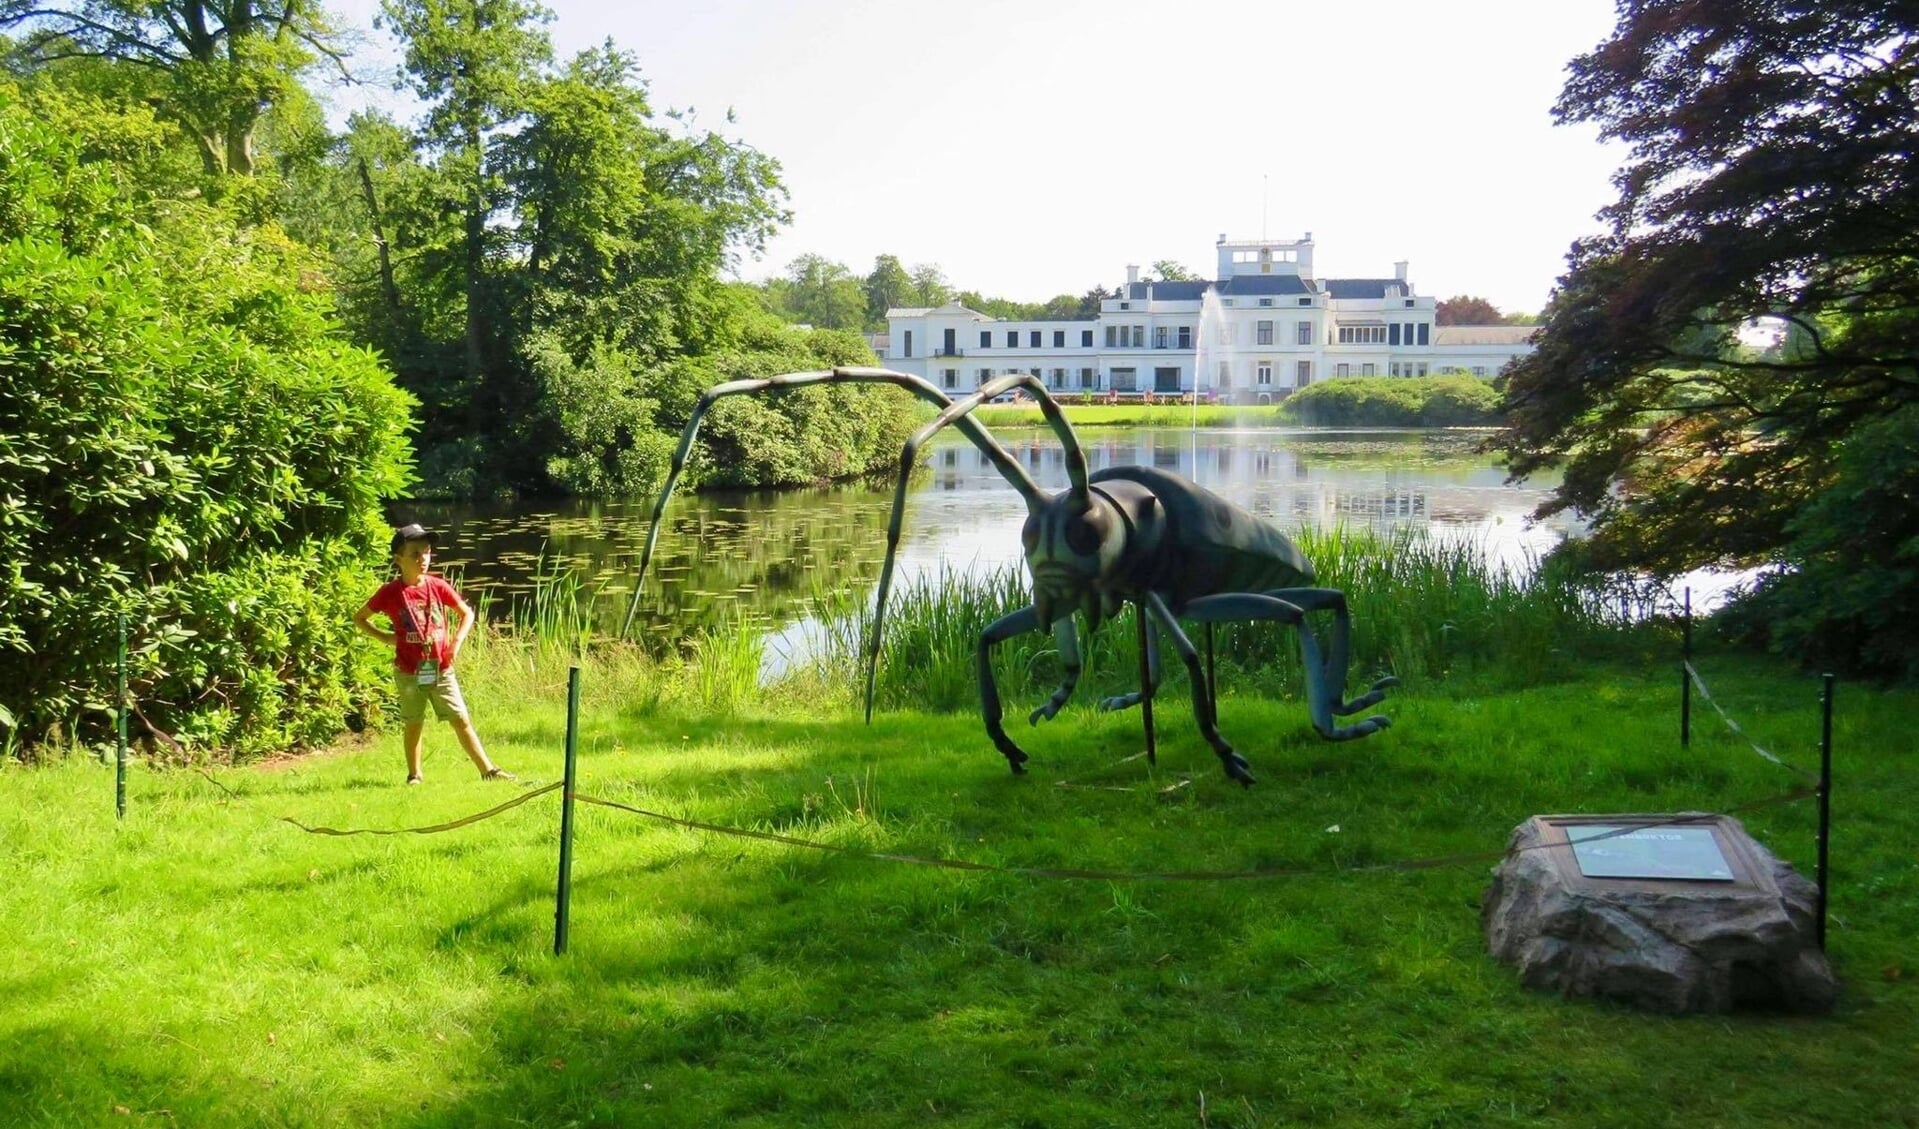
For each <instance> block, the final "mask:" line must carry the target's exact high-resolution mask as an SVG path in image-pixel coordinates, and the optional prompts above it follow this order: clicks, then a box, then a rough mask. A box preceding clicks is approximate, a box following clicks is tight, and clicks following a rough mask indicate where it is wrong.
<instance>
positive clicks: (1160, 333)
mask: <svg viewBox="0 0 1919 1129" xmlns="http://www.w3.org/2000/svg"><path fill="white" fill-rule="evenodd" d="M1165 347H1166V327H1165V326H1163V325H1156V326H1154V327H1153V348H1155V349H1164V348H1165Z"/></svg>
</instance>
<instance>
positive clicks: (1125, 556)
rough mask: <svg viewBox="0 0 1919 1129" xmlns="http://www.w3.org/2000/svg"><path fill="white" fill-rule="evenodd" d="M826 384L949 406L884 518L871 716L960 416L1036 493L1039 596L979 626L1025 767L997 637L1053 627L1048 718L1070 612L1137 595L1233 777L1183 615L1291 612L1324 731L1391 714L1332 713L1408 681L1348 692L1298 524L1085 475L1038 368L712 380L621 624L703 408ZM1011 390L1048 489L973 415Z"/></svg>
mask: <svg viewBox="0 0 1919 1129" xmlns="http://www.w3.org/2000/svg"><path fill="white" fill-rule="evenodd" d="M826 383H868V384H893V385H897V386H898V387H901V388H905V389H906V390H908V391H910V392H912V393H913V394H914V395H916V396H918V397H920V398H921V399H923V400H926V401H928V402H930V403H932V404H934V405H936V406H938V407H939V408H940V412H939V415H938V416H936V417H935V418H934V419H933V421H932V422H930V423H928V424H926V425H925V426H923V427H921V428H920V429H919V430H918V431H917V432H915V433H914V434H913V436H912V438H910V439H908V440H907V442H906V446H905V448H904V449H903V450H902V451H901V452H900V476H899V481H898V484H897V486H896V487H895V489H894V494H893V512H892V517H891V520H890V521H889V522H888V523H887V527H886V559H885V563H884V564H883V565H882V567H881V569H880V585H879V596H878V602H877V604H876V605H875V608H874V612H873V634H872V637H871V639H870V640H869V641H868V651H867V669H866V716H867V720H869V721H870V720H872V716H873V678H874V673H875V670H876V668H877V665H878V663H879V652H880V637H881V636H880V633H881V629H882V625H883V623H884V620H885V612H886V597H887V593H888V590H889V589H890V588H891V587H892V582H893V555H894V550H895V548H897V546H898V545H899V539H900V525H901V521H902V518H903V515H904V513H905V501H906V491H907V479H908V476H909V475H910V474H911V472H912V470H913V468H914V467H915V466H916V465H917V464H918V461H919V449H920V447H921V445H923V444H924V443H925V442H926V441H927V440H928V439H930V438H932V436H933V435H934V433H935V432H937V431H939V430H940V429H942V428H944V427H946V426H947V425H949V424H951V425H955V426H957V427H958V428H959V429H960V431H961V433H963V434H964V435H965V436H966V437H967V438H968V439H969V440H971V441H972V442H973V443H974V445H976V446H977V447H978V448H979V449H980V450H981V451H982V452H984V453H985V455H986V457H987V458H988V459H989V460H990V461H991V462H992V464H993V466H994V468H995V469H997V470H998V471H999V472H1000V475H1001V476H1002V477H1004V478H1005V479H1006V481H1007V482H1008V483H1009V484H1010V485H1011V486H1012V487H1013V488H1014V489H1015V490H1018V491H1019V492H1020V495H1021V496H1022V497H1023V498H1025V500H1026V526H1025V528H1024V529H1023V530H1022V531H1021V534H1020V538H1021V542H1022V544H1023V547H1024V550H1025V555H1026V567H1027V571H1028V572H1029V573H1031V575H1032V579H1033V602H1032V603H1031V604H1029V605H1028V606H1026V607H1023V608H1021V609H1019V610H1018V611H1015V612H1013V613H1011V614H1009V615H1006V616H1002V617H1001V618H1000V619H998V620H995V621H994V622H993V623H992V624H990V625H988V626H987V628H986V630H985V631H984V632H982V633H981V634H980V638H979V647H978V652H977V661H978V667H979V688H980V713H981V715H982V716H983V717H984V719H985V722H986V732H987V734H988V735H989V736H990V737H992V739H993V744H994V745H995V746H996V747H998V749H999V751H1000V752H1001V753H1002V754H1003V755H1004V756H1005V757H1006V760H1007V763H1008V764H1010V765H1011V766H1012V769H1013V771H1014V772H1015V773H1020V772H1024V771H1025V770H1026V769H1025V762H1026V752H1025V750H1023V749H1021V748H1020V747H1019V746H1018V745H1017V744H1015V743H1014V741H1013V739H1012V738H1011V737H1009V736H1007V734H1006V729H1005V726H1004V725H1002V724H1001V710H1000V699H999V688H998V687H997V686H996V685H995V683H994V681H993V670H992V662H991V659H992V651H993V648H994V646H996V645H997V644H999V643H1001V642H1003V641H1005V640H1007V639H1010V638H1012V637H1013V636H1016V635H1020V634H1023V633H1025V632H1028V631H1045V630H1049V629H1050V630H1051V631H1052V633H1053V638H1054V641H1055V643H1056V645H1057V646H1058V648H1059V655H1060V661H1061V664H1062V666H1063V667H1064V668H1065V679H1064V681H1063V682H1062V683H1061V684H1060V687H1059V689H1058V690H1056V691H1054V693H1053V696H1052V697H1051V698H1049V699H1048V700H1047V701H1046V702H1045V704H1043V705H1041V706H1040V707H1039V708H1038V709H1036V710H1034V711H1033V712H1032V713H1031V714H1030V715H1029V716H1028V719H1027V720H1028V721H1029V722H1030V723H1031V724H1034V725H1037V724H1039V723H1040V722H1041V721H1044V720H1049V719H1051V718H1052V717H1053V716H1054V715H1055V714H1057V713H1058V712H1059V711H1060V709H1061V707H1063V706H1064V705H1065V704H1066V702H1067V700H1068V699H1069V698H1071V697H1072V694H1073V689H1074V687H1075V686H1076V685H1077V684H1078V681H1079V676H1080V651H1079V634H1078V630H1077V628H1076V627H1075V625H1074V622H1073V613H1075V612H1079V613H1081V614H1083V615H1084V616H1085V617H1086V623H1087V630H1088V631H1089V632H1093V631H1097V630H1099V626H1100V624H1101V623H1102V622H1104V621H1105V620H1107V619H1110V618H1111V617H1112V616H1113V615H1114V614H1115V613H1116V612H1118V611H1119V609H1120V606H1121V605H1122V604H1125V603H1131V604H1133V605H1134V607H1135V608H1136V609H1137V614H1138V615H1140V616H1143V617H1146V622H1148V623H1150V624H1152V625H1153V626H1154V627H1155V628H1157V630H1158V631H1159V632H1164V633H1165V634H1166V636H1167V637H1168V638H1170V639H1171V640H1172V642H1173V648H1174V649H1175V650H1176V651H1178V652H1179V657H1180V659H1181V660H1182V661H1183V662H1184V663H1185V664H1186V668H1187V671H1188V672H1189V673H1190V674H1191V676H1192V678H1191V681H1192V685H1193V714H1194V717H1195V719H1196V720H1197V721H1198V723H1199V729H1200V732H1201V733H1202V734H1203V735H1204V736H1205V738H1206V740H1207V742H1208V743H1209V744H1211V745H1212V747H1213V751H1214V752H1215V753H1217V754H1218V755H1219V760H1220V764H1221V765H1222V766H1223V767H1224V768H1225V770H1226V775H1227V776H1229V777H1231V778H1232V779H1234V780H1237V781H1240V782H1241V783H1244V784H1251V783H1252V782H1253V775H1252V772H1251V771H1250V770H1249V768H1248V766H1247V764H1246V760H1245V758H1244V757H1241V756H1240V755H1239V754H1238V753H1236V752H1234V751H1233V747H1232V746H1231V745H1230V744H1228V743H1227V742H1226V739H1225V738H1224V737H1221V736H1220V734H1219V728H1218V726H1217V724H1216V720H1217V719H1216V718H1215V717H1214V714H1213V707H1212V701H1211V698H1210V695H1209V694H1208V693H1207V680H1206V678H1205V676H1204V674H1203V673H1202V672H1201V670H1200V664H1199V655H1198V652H1197V650H1195V648H1194V647H1193V643H1192V640H1190V639H1188V638H1187V636H1186V632H1185V631H1184V630H1182V629H1181V627H1180V623H1179V621H1180V620H1181V619H1185V620H1189V621H1192V622H1195V623H1207V624H1211V623H1221V622H1228V621H1251V620H1272V621H1276V622H1278V623H1282V624H1287V625H1290V626H1292V627H1294V628H1295V629H1297V630H1298V632H1299V645H1300V652H1301V658H1302V666H1303V667H1304V669H1305V682H1306V687H1305V689H1306V701H1307V707H1308V709H1309V711H1310V713H1311V717H1312V722H1313V728H1314V729H1316V730H1318V731H1319V734H1320V736H1322V737H1325V738H1326V739H1328V740H1332V741H1344V740H1349V739H1351V738H1354V737H1363V736H1365V735H1366V734H1368V733H1372V732H1375V731H1376V730H1380V729H1384V728H1385V727H1386V726H1388V725H1390V724H1391V720H1390V719H1389V718H1386V717H1384V716H1381V715H1377V714H1376V715H1374V716H1371V717H1366V718H1362V719H1360V720H1359V721H1357V722H1355V723H1354V724H1352V725H1346V726H1341V725H1338V724H1336V723H1335V722H1334V718H1335V717H1344V716H1347V715H1350V714H1354V713H1357V712H1359V711H1360V710H1363V709H1366V708H1367V707H1369V706H1372V705H1374V704H1375V703H1377V702H1378V701H1380V699H1382V698H1384V697H1385V696H1386V688H1387V687H1389V686H1392V685H1394V684H1395V683H1396V682H1397V681H1398V680H1397V679H1394V678H1382V679H1380V680H1379V681H1377V682H1375V683H1373V684H1372V686H1371V687H1370V688H1369V689H1368V691H1367V692H1366V693H1364V694H1361V695H1360V696H1359V697H1357V698H1354V699H1352V700H1351V701H1347V700H1346V699H1345V697H1344V694H1345V687H1346V666H1347V646H1348V642H1347V641H1348V637H1349V635H1350V632H1351V617H1350V616H1349V614H1348V612H1347V610H1346V597H1345V594H1344V593H1342V592H1340V591H1339V590H1337V589H1334V588H1315V587H1312V586H1311V585H1312V582H1313V566H1312V565H1311V564H1310V563H1308V562H1307V560H1306V558H1305V556H1304V555H1302V554H1301V553H1300V551H1299V548H1298V546H1296V545H1294V544H1293V542H1292V540H1291V539H1290V538H1288V537H1287V536H1286V535H1285V534H1284V533H1281V532H1280V531H1279V529H1278V527H1277V526H1275V525H1273V524H1272V523H1270V522H1268V521H1265V520H1264V519H1262V518H1259V517H1256V516H1254V515H1253V514H1250V513H1247V512H1246V511H1245V510H1242V509H1240V508H1239V507H1237V506H1235V505H1233V504H1232V503H1230V502H1227V501H1226V500H1225V499H1223V498H1221V497H1219V496H1218V495H1217V494H1214V493H1213V492H1212V491H1210V490H1207V489H1205V488H1203V487H1201V486H1199V485H1198V484H1197V483H1194V482H1191V481H1189V480H1187V479H1185V478H1182V477H1180V476H1179V475H1176V474H1169V473H1167V472H1166V471H1162V470H1158V469H1155V468H1152V467H1143V466H1122V467H1108V468H1107V469H1105V470H1102V471H1100V472H1098V473H1096V474H1090V475H1089V474H1088V473H1087V472H1086V456H1085V453H1084V452H1083V451H1082V450H1081V448H1080V445H1079V440H1078V438H1077V437H1076V436H1075V435H1074V434H1073V429H1072V428H1071V426H1069V425H1068V424H1067V422H1066V417H1065V415H1064V414H1063V413H1062V412H1061V411H1060V408H1059V404H1058V402H1057V401H1055V400H1054V399H1053V397H1052V394H1051V393H1050V392H1049V391H1048V390H1047V389H1046V386H1045V385H1044V384H1042V383H1041V382H1040V381H1039V380H1038V379H1037V378H1036V377H1033V376H1030V375H1027V374H1023V373H1013V374H1009V375H1006V376H1001V377H996V378H993V379H991V380H988V381H986V382H985V383H984V384H981V385H980V386H979V388H978V389H977V390H976V391H974V392H973V393H972V394H970V395H967V396H963V397H960V398H959V399H954V398H952V397H949V396H948V395H946V393H944V392H942V391H940V390H939V389H938V388H935V387H934V386H933V385H932V384H930V383H928V382H927V381H925V380H923V379H921V378H920V377H917V376H913V375H910V374H908V373H902V372H893V371H890V370H887V369H874V368H836V369H830V370H826V371H823V372H797V373H788V374H786V375H784V376H775V377H769V378H766V379H761V380H735V381H730V382H728V383H725V384H719V385H715V386H714V387H712V388H709V389H707V390H706V392H705V393H704V394H703V395H702V396H701V397H700V400H699V403H698V404H697V405H696V406H695V407H694V409H693V414H692V416H691V418H689V419H688V420H687V423H686V430H685V432H684V433H683V434H682V435H681V436H680V445H679V448H678V449H677V450H676V451H675V452H674V454H673V464H672V469H671V471H670V472H669V473H668V475H667V478H666V485H665V487H664V489H662V490H661V491H660V497H659V500H658V501H657V502H656V503H655V504H654V507H653V521H652V526H651V528H650V529H649V530H648V531H647V535H646V549H645V551H644V552H643V553H642V554H641V556H640V572H639V576H638V577H637V578H636V579H635V582H634V589H633V603H632V605H631V606H630V607H629V608H628V610H627V615H626V622H625V625H624V627H623V628H622V630H621V633H622V634H626V633H627V632H630V631H631V630H632V626H633V617H634V614H635V613H636V612H637V611H638V610H639V600H640V585H641V584H643V583H644V582H645V579H646V569H647V565H648V563H649V562H650V561H651V560H652V558H653V548H654V545H655V543H656V542H657V541H658V539H659V533H660V519H661V517H662V516H663V515H664V514H665V512H666V504H667V501H668V500H669V499H670V498H671V497H672V496H673V488H674V486H675V485H676V484H677V483H678V482H679V479H680V475H681V473H682V472H683V471H684V470H685V469H686V461H687V457H688V455H689V454H690V453H691V451H692V448H693V440H694V438H695V437H696V436H697V435H698V433H699V429H700V420H701V419H702V418H703V417H704V416H705V415H706V412H707V410H708V409H710V408H711V407H712V406H713V404H714V402H715V401H717V400H719V399H720V398H721V397H723V396H733V395H738V394H741V393H755V392H764V391H768V390H772V389H786V388H796V387H803V386H806V385H811V384H826ZM1014 389H1025V390H1027V391H1030V392H1031V393H1032V394H1033V396H1034V397H1035V398H1036V399H1037V400H1038V401H1039V405H1040V409H1041V411H1042V412H1044V413H1045V417H1046V421H1047V424H1048V426H1050V427H1051V428H1052V430H1053V431H1054V433H1055V434H1057V435H1058V436H1059V440H1060V443H1061V445H1063V446H1064V447H1065V452H1066V472H1067V477H1068V478H1069V479H1070V481H1071V484H1070V485H1069V486H1068V488H1067V489H1065V490H1063V491H1061V492H1060V493H1058V494H1051V495H1049V494H1047V493H1046V492H1045V491H1043V490H1041V489H1040V488H1039V486H1038V485H1037V484H1035V483H1034V482H1033V479H1032V478H1031V476H1029V475H1028V474H1027V473H1026V470H1025V468H1023V467H1022V466H1020V464H1019V462H1018V461H1017V460H1016V459H1014V458H1013V456H1012V455H1011V454H1010V453H1009V452H1008V451H1007V450H1006V449H1005V448H1004V447H1002V446H1000V444H999V442H998V441H997V440H995V439H994V438H993V436H992V434H991V433H990V432H988V431H987V430H986V427H985V425H984V424H982V423H981V422H980V421H979V420H978V419H977V418H976V417H974V416H973V414H972V413H973V410H974V409H975V408H977V407H979V406H980V405H981V404H983V403H986V402H987V401H989V400H991V399H993V398H994V397H995V396H999V395H1002V394H1004V393H1006V392H1010V391H1013V390H1014ZM1314 612H1329V613H1331V616H1332V625H1331V626H1332V631H1331V639H1330V642H1329V644H1328V645H1327V646H1325V647H1323V648H1322V647H1321V645H1320V641H1319V638H1318V636H1317V635H1316V634H1315V632H1314V630H1313V627H1312V625H1311V624H1309V623H1308V622H1307V616H1308V614H1309V613H1314ZM1146 642H1147V659H1148V665H1149V669H1150V674H1149V678H1150V680H1151V682H1152V683H1154V684H1156V683H1157V682H1158V680H1159V663H1158V646H1157V635H1156V634H1155V633H1153V632H1147V633H1146ZM1141 697H1142V695H1141V694H1138V693H1134V694H1125V695H1121V696H1119V697H1115V698H1108V699H1106V700H1105V701H1104V702H1103V703H1102V705H1103V706H1104V707H1105V708H1108V709H1117V708H1124V707H1127V706H1132V705H1136V704H1138V703H1139V701H1140V699H1141Z"/></svg>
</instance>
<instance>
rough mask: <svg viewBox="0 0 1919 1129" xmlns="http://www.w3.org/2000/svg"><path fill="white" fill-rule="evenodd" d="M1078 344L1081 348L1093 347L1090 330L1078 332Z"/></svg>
mask: <svg viewBox="0 0 1919 1129" xmlns="http://www.w3.org/2000/svg"><path fill="white" fill-rule="evenodd" d="M1079 343H1080V346H1081V347H1082V348H1086V349H1091V348H1092V347H1093V331H1092V330H1090V329H1082V330H1080V331H1079Z"/></svg>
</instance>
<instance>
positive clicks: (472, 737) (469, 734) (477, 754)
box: [452, 717, 496, 776]
mask: <svg viewBox="0 0 1919 1129" xmlns="http://www.w3.org/2000/svg"><path fill="white" fill-rule="evenodd" d="M452 724H453V735H454V736H455V737H458V738H459V739H460V747H461V748H462V749H465V750H466V755H467V756H468V757H470V758H472V760H473V766H474V767H475V768H478V769H479V770H480V774H481V775H483V776H484V775H485V774H487V773H489V772H493V771H496V769H495V767H494V764H493V762H492V761H491V760H489V759H487V755H486V747H485V746H484V745H481V744H480V734H479V733H478V731H476V730H475V729H474V728H473V719H472V718H469V717H456V718H454V719H453V722H452Z"/></svg>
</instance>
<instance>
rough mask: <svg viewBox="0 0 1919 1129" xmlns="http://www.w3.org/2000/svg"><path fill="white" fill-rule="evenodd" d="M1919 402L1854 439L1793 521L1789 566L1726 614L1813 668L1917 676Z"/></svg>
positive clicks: (1751, 637) (1745, 634) (1741, 632)
mask: <svg viewBox="0 0 1919 1129" xmlns="http://www.w3.org/2000/svg"><path fill="white" fill-rule="evenodd" d="M1914 498H1919V406H1912V405H1908V406H1906V407H1904V408H1901V409H1900V410H1898V411H1896V412H1894V413H1892V414H1891V415H1888V416H1885V417H1883V418H1881V419H1879V420H1877V421H1874V422H1873V423H1871V424H1867V425H1865V426H1863V427H1861V428H1860V429H1859V430H1858V431H1856V432H1855V433H1854V434H1853V435H1852V436H1850V437H1849V438H1848V439H1847V440H1846V443H1845V445H1844V447H1843V448H1841V450H1840V452H1839V457H1838V460H1837V474H1836V477H1835V479H1834V481H1833V483H1832V484H1831V485H1830V486H1828V487H1827V488H1826V489H1824V490H1822V491H1820V492H1819V494H1818V495H1816V496H1815V497H1814V498H1813V499H1812V501H1810V502H1809V503H1807V505H1806V506H1805V507H1804V508H1803V509H1801V510H1800V512H1799V513H1798V514H1797V515H1796V516H1795V517H1793V518H1792V519H1791V520H1790V521H1789V522H1788V523H1787V531H1788V533H1789V534H1790V535H1791V541H1790V542H1788V544H1787V546H1786V553H1787V558H1788V561H1789V565H1788V567H1786V568H1784V569H1781V570H1779V571H1777V572H1774V573H1772V574H1770V575H1768V576H1767V577H1765V578H1764V579H1762V580H1761V581H1760V582H1759V583H1758V584H1757V585H1755V587H1754V588H1753V590H1752V591H1751V592H1749V593H1747V594H1746V595H1745V596H1743V597H1742V598H1740V599H1738V600H1736V601H1735V602H1734V603H1733V605H1732V606H1731V607H1730V608H1728V609H1727V610H1726V611H1724V612H1722V613H1721V617H1720V618H1721V620H1722V622H1723V624H1724V625H1725V627H1726V629H1727V630H1728V631H1729V632H1730V633H1731V634H1732V635H1734V636H1736V637H1739V638H1742V639H1743V640H1745V641H1747V642H1753V643H1760V644H1765V645H1768V646H1770V647H1771V648H1772V649H1773V650H1775V651H1778V652H1780V653H1782V654H1785V655H1789V656H1791V657H1793V658H1796V659H1798V660H1799V661H1800V662H1802V663H1805V664H1807V665H1809V666H1816V667H1821V668H1824V669H1826V670H1832V671H1835V672H1841V673H1848V674H1863V675H1867V676H1869V677H1878V678H1887V679H1903V680H1905V681H1908V682H1910V681H1913V680H1914V679H1919V632H1915V631H1914V630H1913V625H1914V623H1919V507H1915V506H1914V504H1913V499H1914Z"/></svg>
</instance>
